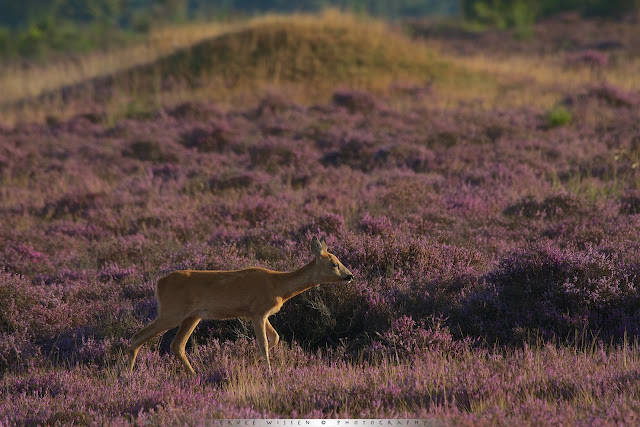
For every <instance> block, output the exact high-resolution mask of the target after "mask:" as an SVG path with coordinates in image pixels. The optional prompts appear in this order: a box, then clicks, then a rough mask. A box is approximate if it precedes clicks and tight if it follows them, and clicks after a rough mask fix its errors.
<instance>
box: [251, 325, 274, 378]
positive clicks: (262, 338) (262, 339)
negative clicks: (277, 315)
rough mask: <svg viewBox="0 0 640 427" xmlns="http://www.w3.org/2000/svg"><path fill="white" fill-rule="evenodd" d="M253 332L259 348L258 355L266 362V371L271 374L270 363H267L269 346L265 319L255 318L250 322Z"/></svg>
mask: <svg viewBox="0 0 640 427" xmlns="http://www.w3.org/2000/svg"><path fill="white" fill-rule="evenodd" d="M252 322H253V330H254V332H255V333H256V340H257V341H258V347H259V348H260V355H261V357H264V360H265V361H266V362H267V369H268V370H269V373H271V363H269V345H268V343H267V331H266V326H265V324H266V323H267V318H266V317H256V318H254V319H253V320H252Z"/></svg>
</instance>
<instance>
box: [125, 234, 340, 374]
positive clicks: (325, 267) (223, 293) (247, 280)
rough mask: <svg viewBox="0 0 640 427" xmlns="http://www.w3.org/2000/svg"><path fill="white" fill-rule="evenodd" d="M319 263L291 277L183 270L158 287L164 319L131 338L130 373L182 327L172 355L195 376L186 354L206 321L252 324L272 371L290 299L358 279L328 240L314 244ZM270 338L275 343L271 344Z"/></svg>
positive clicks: (259, 270)
mask: <svg viewBox="0 0 640 427" xmlns="http://www.w3.org/2000/svg"><path fill="white" fill-rule="evenodd" d="M311 252H312V253H313V255H315V258H314V259H313V260H311V262H309V263H308V264H307V265H305V266H303V267H301V268H299V269H297V270H294V271H290V272H280V271H272V270H267V269H264V268H248V269H245V270H235V271H194V270H179V271H174V272H172V273H169V274H168V275H166V276H164V277H162V278H160V279H159V280H158V282H157V283H156V299H157V300H158V316H157V317H156V318H155V320H154V321H153V322H152V323H150V324H149V325H147V326H146V327H144V328H143V329H142V330H141V331H139V332H138V333H136V334H135V335H134V336H133V337H132V338H131V348H130V350H129V371H131V370H133V365H134V363H135V361H136V356H137V355H138V351H139V350H140V347H141V346H142V345H143V344H144V343H145V342H147V341H149V340H150V339H151V338H153V337H155V336H157V335H159V334H160V333H162V332H164V331H166V330H167V329H171V328H173V327H175V326H177V325H180V328H179V329H178V333H177V334H176V336H175V338H174V339H173V341H172V342H171V351H173V353H175V355H176V356H178V359H180V361H181V362H182V364H183V365H184V366H185V368H187V370H188V371H189V372H190V373H192V374H193V373H195V371H194V370H193V368H192V367H191V364H190V363H189V360H188V359H187V357H186V355H185V351H184V348H185V345H186V343H187V340H188V339H189V336H190V335H191V333H192V332H193V330H194V329H195V327H196V325H197V324H198V322H200V320H201V319H235V318H238V317H246V318H249V319H251V321H252V323H253V330H254V331H255V334H256V338H257V341H258V346H259V347H260V353H261V357H262V358H264V359H265V361H266V363H267V368H268V370H269V372H271V364H270V362H269V350H271V349H272V348H273V347H274V346H275V345H276V344H278V341H279V340H280V337H279V335H278V333H277V332H276V330H275V329H273V326H271V324H270V323H269V320H268V317H269V316H271V315H272V314H274V313H277V312H278V311H279V310H280V307H282V304H284V302H285V301H287V300H288V299H290V298H292V297H294V296H296V295H298V294H299V293H301V292H304V291H306V290H308V289H311V288H312V287H314V286H316V285H319V284H321V283H328V282H341V281H347V282H350V281H351V280H352V279H353V275H352V274H351V272H350V271H349V270H347V269H346V268H345V266H344V265H342V263H341V262H340V261H339V260H338V258H336V257H335V255H333V254H330V253H329V252H328V251H327V244H326V242H325V238H324V237H322V239H320V240H318V238H317V237H315V236H314V237H313V239H312V240H311ZM267 337H268V338H269V342H267Z"/></svg>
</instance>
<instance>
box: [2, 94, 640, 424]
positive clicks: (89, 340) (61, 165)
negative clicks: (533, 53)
mask: <svg viewBox="0 0 640 427" xmlns="http://www.w3.org/2000/svg"><path fill="white" fill-rule="evenodd" d="M590 89H591V87H585V88H584V89H583V92H584V93H583V95H584V94H587V95H584V96H585V97H584V98H580V103H579V104H576V105H573V106H572V107H571V111H572V114H574V116H575V117H576V121H575V123H574V125H572V126H563V127H559V128H558V129H555V130H554V131H552V132H550V131H548V130H547V129H545V126H544V123H543V120H544V113H545V112H544V111H541V110H539V109H536V108H534V107H527V108H514V109H511V110H508V111H507V110H505V111H498V110H497V109H491V108H488V109H478V108H473V107H470V106H465V105H456V106H452V105H449V106H448V107H447V108H442V107H440V106H438V104H432V105H425V104H424V102H422V103H421V102H418V103H414V102H413V101H411V100H406V103H405V102H404V101H405V100H404V99H398V100H397V101H398V103H402V109H399V110H392V109H388V108H382V107H380V106H379V105H378V104H380V101H379V100H377V99H376V98H375V97H374V96H369V95H367V96H365V98H366V99H368V101H366V102H365V103H364V104H363V105H364V106H363V107H362V110H358V108H359V107H357V105H356V104H354V105H355V107H354V109H353V112H351V111H349V107H348V105H349V104H348V102H347V101H344V102H345V104H341V102H342V101H341V100H337V101H336V102H333V103H329V104H324V105H317V106H314V107H309V108H305V107H296V106H292V105H291V104H290V102H289V101H287V100H283V103H282V105H281V106H282V108H280V107H278V106H277V105H275V104H277V103H276V102H275V101H270V102H271V103H272V104H274V105H275V106H274V107H273V108H271V107H267V103H266V101H265V105H263V106H262V107H260V106H258V105H254V106H253V107H254V108H250V107H244V108H243V109H242V110H239V111H230V112H228V113H222V112H220V111H214V110H216V108H215V106H212V105H209V104H188V105H183V106H181V107H177V108H176V109H174V110H169V114H155V115H153V116H150V118H149V119H148V120H144V121H141V120H132V119H121V120H117V122H116V123H115V124H114V125H113V126H112V127H110V128H109V129H102V130H101V129H100V127H101V126H102V125H99V126H97V128H95V129H94V128H92V127H90V126H89V125H88V124H86V123H85V124H83V123H82V121H77V123H72V122H67V121H64V120H61V121H58V122H57V123H53V124H51V125H35V124H25V125H20V126H17V127H16V128H15V129H5V128H1V129H0V138H2V140H3V143H2V144H0V169H2V170H1V171H0V184H1V185H0V187H1V190H2V191H0V219H1V221H0V370H1V371H2V372H1V374H0V390H1V392H0V393H1V394H2V395H3V399H0V424H9V425H13V424H19V425H21V424H29V423H32V424H38V423H40V424H52V423H56V422H59V423H67V424H68V423H73V422H75V423H101V424H127V423H140V424H142V423H154V424H166V423H167V420H171V421H169V422H173V423H176V422H177V423H185V424H198V423H199V422H201V420H202V419H208V418H218V417H223V416H229V417H237V416H245V415H246V416H249V417H252V416H273V417H282V416H311V417H327V416H338V415H341V416H356V417H360V416H371V417H378V416H381V417H388V416H412V417H413V416H422V417H443V418H447V419H453V420H454V421H453V422H456V421H460V422H461V423H463V424H464V423H469V424H483V423H497V424H500V423H502V424H504V423H505V422H507V423H508V422H510V421H511V420H513V424H527V423H536V422H537V423H540V424H544V423H548V422H549V420H550V418H549V416H548V414H549V413H550V412H553V411H556V412H555V413H556V414H561V415H558V418H557V419H558V420H560V421H559V422H558V423H565V424H581V423H583V424H584V423H587V424H589V423H596V424H597V423H598V421H599V420H607V421H610V419H608V418H607V416H608V415H607V414H608V413H609V412H607V411H609V410H610V409H609V408H610V407H612V408H615V410H614V409H611V413H614V412H615V411H618V412H619V413H620V414H622V415H619V416H620V417H621V418H620V419H621V420H624V421H627V420H629V419H631V415H629V414H637V408H636V407H635V406H634V405H635V404H633V403H629V402H628V401H627V400H625V399H626V398H627V397H628V396H635V395H637V394H638V393H637V387H636V385H637V384H638V383H639V382H638V381H637V375H636V374H635V372H636V371H637V370H638V369H639V368H638V361H640V357H639V356H638V354H640V353H638V351H639V350H638V347H637V345H636V346H635V347H633V346H634V345H633V344H630V343H632V341H633V339H635V336H636V335H637V334H638V333H639V328H640V326H639V325H640V320H639V319H640V313H639V311H638V308H637V307H640V304H638V303H639V302H640V301H639V300H638V294H637V291H636V289H637V288H638V277H640V271H638V268H639V267H638V266H640V257H639V256H638V254H639V253H640V244H639V243H638V232H637V231H638V229H639V227H640V216H638V215H636V213H637V211H638V209H637V208H636V205H638V203H637V201H636V200H635V197H636V187H637V182H636V181H637V179H636V178H637V177H636V172H635V171H636V168H635V167H634V162H635V160H637V159H635V157H636V154H637V153H635V150H636V148H637V147H635V145H636V144H635V142H634V141H635V140H634V138H635V137H637V117H636V116H637V114H636V113H637V112H636V111H635V110H634V109H633V108H629V107H628V105H629V104H628V103H627V104H625V103H624V102H622V103H620V102H616V101H614V102H610V101H607V100H606V99H603V98H601V96H600V95H598V94H591V95H589V94H588V92H589V90H590ZM347 98H348V99H351V100H353V99H357V97H356V96H353V94H351V95H350V97H347ZM576 99H578V98H576ZM349 102H351V101H349ZM372 104H374V105H375V106H374V107H371V105H372ZM345 105H346V106H345ZM367 105H368V106H367ZM258 107H260V108H258ZM257 109H263V110H264V111H262V112H260V113H259V114H254V112H255V111H256V110H257ZM363 113H364V114H363ZM593 117H597V118H598V120H592V119H593ZM218 125H220V127H223V125H224V126H228V129H230V130H232V131H233V132H232V134H233V135H232V136H229V135H226V134H224V135H222V134H220V135H217V136H216V137H218V136H220V137H221V138H228V139H225V141H224V142H223V143H221V144H220V145H219V146H218V145H215V144H218V142H220V140H216V141H215V143H214V147H213V148H214V149H212V150H207V149H205V150H202V149H200V150H199V149H198V147H197V146H195V145H194V146H191V147H187V146H185V145H188V144H185V143H186V141H187V140H186V139H185V138H187V137H188V136H189V135H193V134H197V133H198V132H199V130H202V131H203V133H202V135H203V137H209V136H210V135H211V134H212V132H213V130H214V127H216V126H218ZM223 133H224V132H223ZM137 141H143V142H144V141H152V142H153V143H154V144H152V146H150V147H148V148H149V149H150V150H149V151H148V152H145V150H144V147H142V148H143V149H142V150H141V153H142V154H140V156H139V157H138V156H136V155H135V153H134V152H133V151H132V150H131V145H132V143H134V142H137ZM156 149H158V150H159V155H158V156H156V155H155V154H153V151H154V150H156ZM124 153H127V155H131V156H132V157H126V156H125V155H124ZM621 153H622V154H621ZM526 194H531V196H529V197H523V195H526ZM322 234H326V235H327V242H328V244H329V247H330V249H331V251H332V252H333V253H334V254H336V256H338V258H339V259H340V260H341V261H342V262H343V263H344V264H345V266H347V267H348V268H349V269H350V270H351V271H352V272H353V274H354V276H355V280H354V281H353V282H351V283H348V284H347V283H337V284H330V285H327V284H325V285H322V286H319V287H317V288H314V289H311V290H309V291H308V292H305V293H302V294H300V295H298V296H296V297H295V298H293V299H292V300H291V301H289V302H287V304H285V305H284V306H283V307H282V310H281V311H280V312H279V313H277V314H276V315H274V316H273V317H272V318H271V322H272V324H273V325H274V326H275V328H276V329H277V330H278V333H279V334H280V336H281V338H282V341H283V342H282V343H281V345H280V346H278V347H276V348H275V349H274V350H273V352H272V364H273V366H274V368H275V369H274V371H275V372H277V374H276V375H275V376H274V377H273V378H272V379H271V380H272V384H273V385H274V386H275V388H273V389H272V391H273V393H271V394H269V395H268V396H267V395H265V394H264V393H263V390H264V389H263V388H262V387H256V385H260V384H262V382H261V381H262V379H263V376H262V375H263V371H262V369H263V368H262V365H253V364H251V363H249V362H247V361H251V360H253V358H254V356H255V350H256V348H255V341H254V340H253V332H252V328H251V325H250V323H249V322H246V321H240V320H228V321H203V322H202V323H201V324H200V325H199V326H198V328H197V329H196V331H195V333H194V336H193V338H192V339H191V340H190V343H191V344H190V345H189V347H188V352H189V356H190V358H191V359H192V360H193V362H194V365H195V366H196V370H197V372H198V375H196V376H195V377H192V378H189V379H187V378H186V377H185V378H182V379H180V377H179V376H177V375H176V373H177V372H178V371H177V368H178V366H179V365H178V362H177V361H176V360H175V358H174V357H173V356H171V355H170V354H169V353H170V350H169V345H170V342H171V339H172V337H173V336H174V335H173V334H175V331H174V332H169V333H167V334H166V335H164V336H163V337H160V338H158V339H157V340H156V341H155V344H152V345H151V346H147V347H145V348H144V349H143V351H142V352H141V354H140V356H139V364H138V365H136V370H135V371H134V374H132V375H131V376H128V374H125V373H121V372H120V370H121V366H122V358H123V352H124V350H125V349H126V347H127V345H128V344H129V340H130V337H131V336H132V335H133V334H134V333H135V332H136V331H137V330H139V329H140V328H142V327H143V326H144V325H145V324H148V323H149V322H150V321H151V320H152V319H153V318H154V317H155V316H156V314H157V303H156V301H155V297H154V286H155V282H156V280H157V279H158V278H159V277H162V276H163V275H165V274H167V273H169V272H171V271H173V270H176V269H242V268H247V267H252V266H261V267H265V268H271V269H276V270H291V269H294V268H298V267H300V266H302V265H303V264H304V263H306V262H308V261H310V260H311V256H310V254H309V239H310V238H311V237H312V236H313V235H322ZM576 333H578V335H579V336H583V337H595V338H593V346H591V345H590V344H591V343H589V342H587V343H586V345H585V346H584V347H585V348H587V347H589V348H593V350H588V349H585V350H582V347H580V346H579V345H578V346H577V347H575V346H572V347H571V348H570V349H569V348H568V347H566V346H565V344H566V341H567V340H568V341H571V340H572V339H573V337H574V336H575V334H576ZM625 333H626V335H625ZM528 335H530V336H531V337H536V336H537V337H538V338H539V339H540V340H541V342H540V343H538V345H539V347H538V348H534V346H533V345H532V346H531V347H530V348H528V347H524V346H523V343H522V342H523V341H524V342H528V341H529V342H531V341H534V340H535V338H528ZM625 336H626V337H627V339H626V340H625ZM547 339H549V341H551V340H552V339H553V340H555V341H554V342H553V344H548V345H547V344H545V343H544V341H545V340H547ZM587 341H588V340H587ZM483 343H489V344H490V345H489V346H485V345H484V344H483ZM494 344H495V347H492V346H493V345H494ZM625 346H626V347H625ZM601 347H602V348H603V349H602V350H600V349H601ZM631 347H633V349H630V348H631ZM158 348H159V349H160V351H156V349H158ZM376 355H377V356H376ZM380 355H382V357H380ZM625 358H626V359H625ZM625 360H626V362H625ZM540 366H542V367H544V369H540ZM363 367H364V368H363ZM51 372H53V374H52V375H51V376H49V375H48V374H49V373H51ZM30 377H33V378H34V383H33V386H30V385H28V382H29V378H30ZM53 377H55V378H54V379H51V378H53ZM292 377H295V378H298V379H299V381H296V382H291V381H290V380H289V379H290V378H292ZM60 384H62V385H63V386H62V389H61V387H60ZM602 390H605V391H604V392H603V391H602ZM603 393H604V394H603ZM627 393H628V396H627V395H626V394H627ZM291 396H295V399H294V400H292V399H291ZM625 396H627V397H625ZM5 397H6V398H5ZM548 397H549V398H548ZM203 401H206V402H209V404H208V405H204V406H203V405H202V402H203ZM603 402H604V403H603ZM636 406H637V405H636ZM594 407H595V409H594ZM634 408H635V409H634ZM294 411H297V412H294ZM603 414H604V415H603ZM624 414H627V415H624ZM634 416H635V415H634ZM452 417H453V418H452ZM456 417H457V418H456ZM555 419H556V418H554V419H553V420H555ZM505 420H506V421H505ZM594 420H595V421H594ZM603 423H605V424H606V422H605V421H603Z"/></svg>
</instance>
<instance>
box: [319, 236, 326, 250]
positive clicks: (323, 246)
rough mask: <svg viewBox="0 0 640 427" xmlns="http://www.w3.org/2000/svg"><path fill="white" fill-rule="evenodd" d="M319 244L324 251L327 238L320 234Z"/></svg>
mask: <svg viewBox="0 0 640 427" xmlns="http://www.w3.org/2000/svg"><path fill="white" fill-rule="evenodd" d="M320 244H322V250H324V251H326V250H327V239H326V238H325V237H324V236H322V237H321V238H320Z"/></svg>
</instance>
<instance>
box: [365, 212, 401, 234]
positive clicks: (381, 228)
mask: <svg viewBox="0 0 640 427" xmlns="http://www.w3.org/2000/svg"><path fill="white" fill-rule="evenodd" d="M360 228H361V229H362V231H364V232H365V233H368V234H372V235H375V234H377V235H380V236H384V237H387V236H389V235H391V234H394V229H393V225H392V224H391V221H389V219H388V218H387V217H385V216H383V215H382V216H378V217H375V218H374V217H372V216H371V215H369V213H368V212H367V213H366V214H364V216H363V217H362V219H361V220H360Z"/></svg>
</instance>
